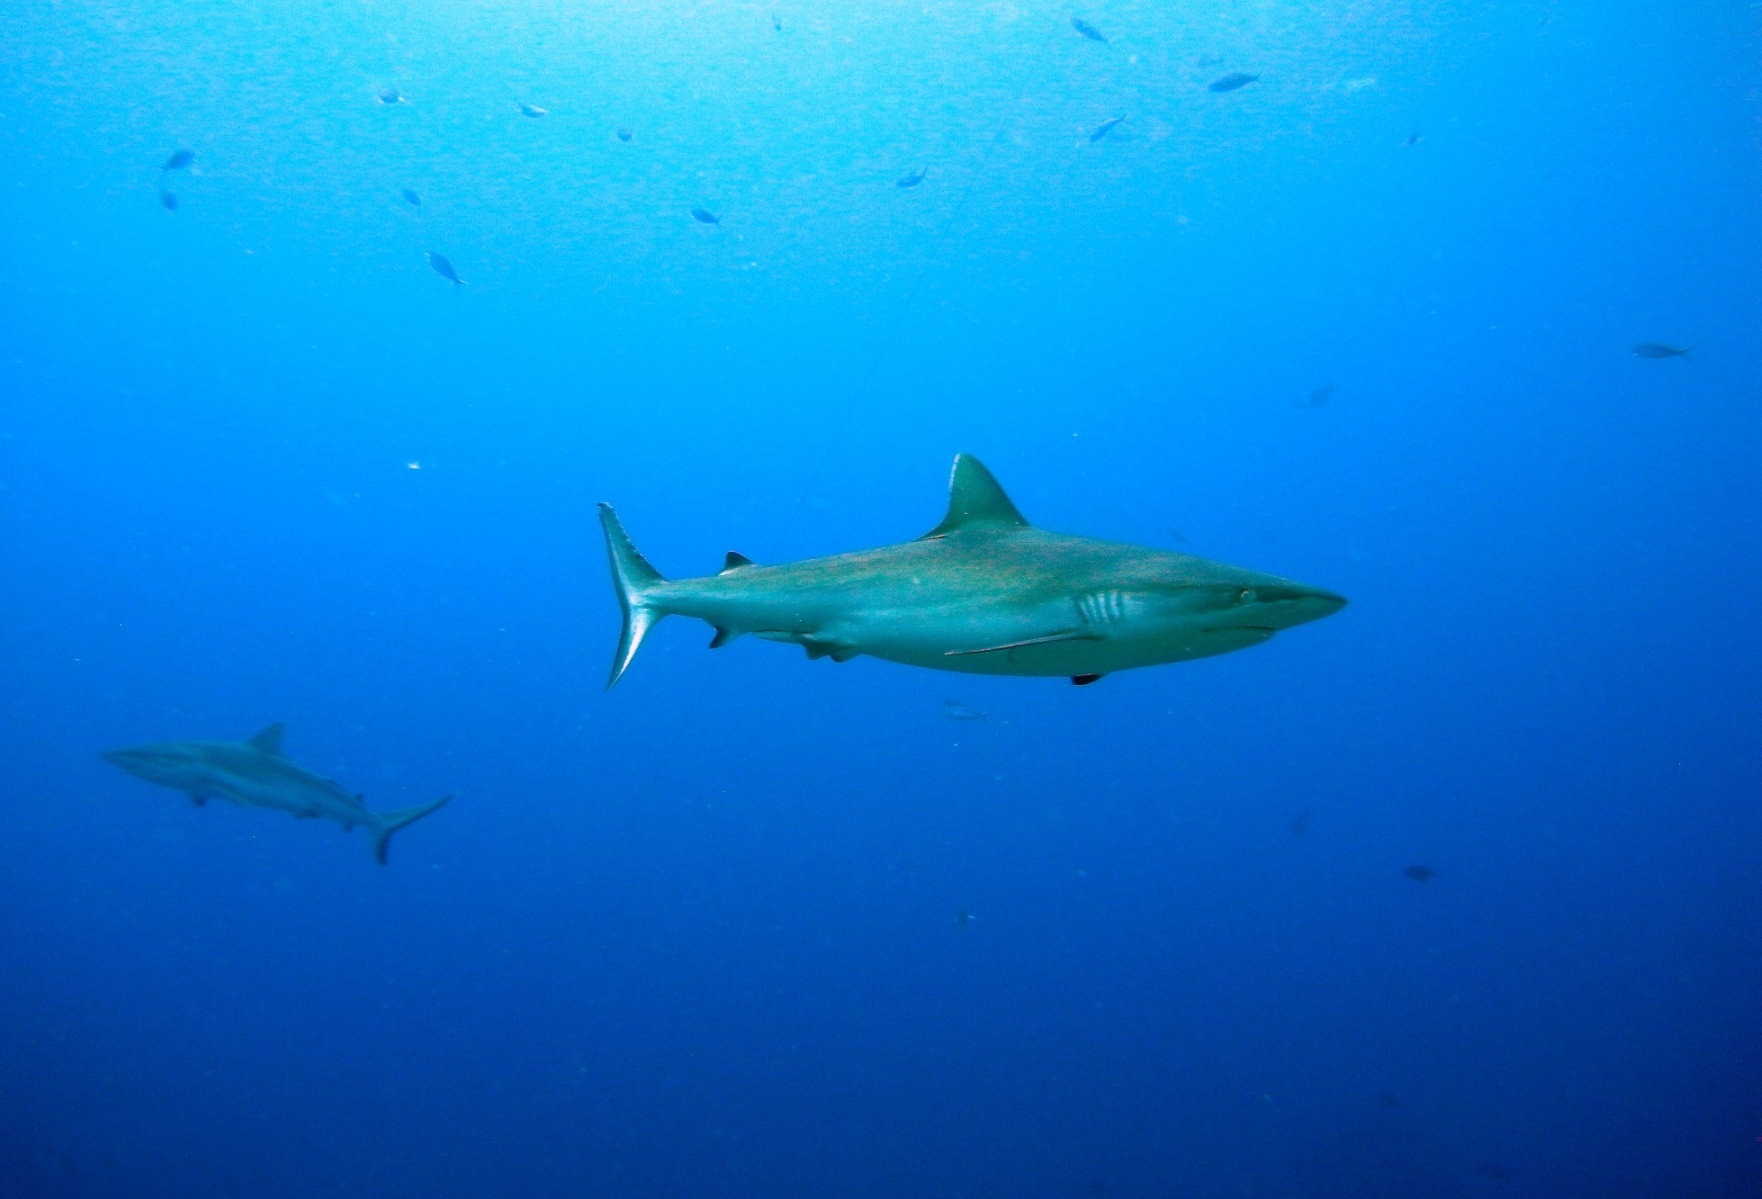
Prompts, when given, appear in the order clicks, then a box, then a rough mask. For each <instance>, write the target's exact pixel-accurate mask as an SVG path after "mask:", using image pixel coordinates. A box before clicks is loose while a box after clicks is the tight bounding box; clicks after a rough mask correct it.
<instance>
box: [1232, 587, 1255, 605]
mask: <svg viewBox="0 0 1762 1199" xmlns="http://www.w3.org/2000/svg"><path fill="white" fill-rule="evenodd" d="M1236 602H1237V603H1238V604H1252V603H1253V602H1254V588H1252V587H1244V588H1242V590H1240V591H1238V592H1237V593H1236Z"/></svg>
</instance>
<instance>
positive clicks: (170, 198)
mask: <svg viewBox="0 0 1762 1199" xmlns="http://www.w3.org/2000/svg"><path fill="white" fill-rule="evenodd" d="M159 204H160V207H162V208H176V207H177V196H176V194H175V193H173V192H168V191H166V190H165V189H164V188H160V189H159Z"/></svg>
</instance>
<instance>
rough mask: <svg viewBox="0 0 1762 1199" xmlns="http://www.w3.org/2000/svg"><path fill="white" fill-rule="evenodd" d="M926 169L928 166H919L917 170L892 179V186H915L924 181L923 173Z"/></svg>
mask: <svg viewBox="0 0 1762 1199" xmlns="http://www.w3.org/2000/svg"><path fill="white" fill-rule="evenodd" d="M928 169H929V168H928V167H919V168H918V169H917V170H915V171H912V172H911V173H909V174H905V175H901V176H900V177H899V178H898V179H895V180H894V181H893V186H895V187H916V186H918V184H920V183H922V182H924V173H925V171H927V170H928Z"/></svg>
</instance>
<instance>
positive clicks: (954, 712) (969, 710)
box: [942, 699, 991, 724]
mask: <svg viewBox="0 0 1762 1199" xmlns="http://www.w3.org/2000/svg"><path fill="white" fill-rule="evenodd" d="M942 716H943V718H944V719H945V720H959V721H964V722H967V723H970V724H990V723H991V714H990V713H989V712H981V711H980V710H979V709H977V708H975V707H972V706H971V705H968V704H963V703H962V702H961V701H960V700H958V699H945V700H943V701H942Z"/></svg>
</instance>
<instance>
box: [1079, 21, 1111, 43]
mask: <svg viewBox="0 0 1762 1199" xmlns="http://www.w3.org/2000/svg"><path fill="white" fill-rule="evenodd" d="M1071 28H1072V29H1075V30H1076V31H1077V32H1078V33H1080V34H1082V35H1083V36H1084V37H1086V38H1088V39H1089V40H1090V41H1092V42H1105V41H1106V40H1107V35H1106V34H1104V33H1102V32H1101V30H1099V29H1097V28H1095V26H1093V25H1091V24H1090V23H1089V22H1087V21H1085V20H1084V19H1083V18H1082V17H1072V18H1071Z"/></svg>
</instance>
